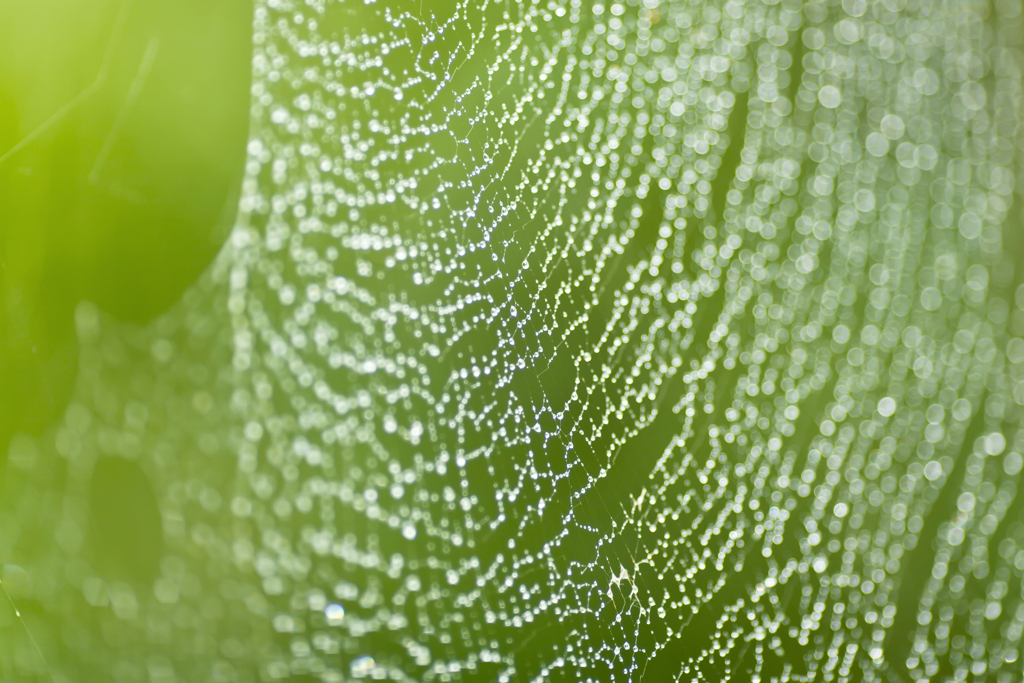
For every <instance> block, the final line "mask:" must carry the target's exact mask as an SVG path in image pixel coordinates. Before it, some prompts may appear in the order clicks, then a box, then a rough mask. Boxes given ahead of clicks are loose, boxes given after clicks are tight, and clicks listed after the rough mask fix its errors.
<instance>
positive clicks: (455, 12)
mask: <svg viewBox="0 0 1024 683" xmlns="http://www.w3.org/2000/svg"><path fill="white" fill-rule="evenodd" d="M1022 40H1024V29H1022V18H1021V6H1020V3H1019V2H1013V1H1012V0H998V1H997V2H994V3H987V2H964V1H962V0H956V1H951V0H944V1H943V0H936V1H932V2H923V3H913V4H910V3H906V2H905V1H904V0H881V1H879V2H866V1H865V0H842V2H830V1H826V2H811V3H797V2H791V1H790V0H774V1H769V0H762V1H760V2H747V3H744V2H739V1H737V0H729V1H728V2H709V1H707V0H690V1H684V0H612V1H609V2H603V1H601V0H598V1H595V2H580V0H569V1H568V2H558V1H555V0H534V1H531V2H523V3H506V2H488V1H485V0H473V1H466V2H451V3H440V2H428V1H426V0H424V1H423V2H420V1H419V0H415V1H412V2H405V1H398V0H396V1H394V2H386V1H384V0H377V1H376V2H371V1H367V2H360V1H357V0H345V1H344V2H338V3H325V2H317V1H316V0H307V2H306V3H304V4H303V3H298V2H289V1H286V0H271V1H267V2H260V3H257V8H256V11H255V21H254V48H255V50H254V52H255V56H254V63H253V74H254V78H253V86H252V98H253V100H252V101H253V108H252V117H253V133H252V137H251V140H250V142H249V146H248V159H247V167H246V179H245V181H244V185H243V196H242V200H241V206H240V218H239V224H238V226H237V227H236V229H235V231H234V233H233V234H232V236H231V238H230V240H229V243H228V245H227V246H226V248H225V251H224V253H223V254H222V255H221V258H220V259H219V260H218V263H217V264H216V267H215V268H214V270H213V275H211V276H210V277H211V282H210V283H209V284H208V288H209V289H210V292H212V293H207V294H204V295H202V296H200V295H199V294H196V295H195V296H193V297H192V298H191V299H190V298H189V297H186V300H185V301H184V302H183V304H182V305H181V306H180V307H179V308H178V309H176V310H175V311H174V312H172V313H171V314H169V316H170V318H169V319H168V320H170V319H171V318H173V320H172V321H170V322H169V321H168V320H165V321H164V322H163V323H159V324H157V325H154V326H153V328H151V329H150V330H148V331H146V332H144V333H141V334H142V335H143V338H144V341H141V342H139V341H136V344H135V345H136V346H139V347H140V348H145V349H146V350H147V357H146V359H145V362H147V363H149V364H150V365H152V366H153V367H154V368H155V369H154V370H151V372H153V373H155V374H157V375H160V374H161V373H164V375H166V376H168V377H170V376H171V375H174V374H175V371H174V370H173V368H174V367H178V366H176V365H175V364H176V363H179V360H173V359H172V357H177V358H179V359H184V360H180V362H181V363H186V364H189V363H191V366H195V365H197V364H199V365H202V364H203V363H204V362H206V363H208V364H209V365H210V367H209V368H208V371H207V372H197V373H193V376H191V377H192V379H190V380H187V379H186V380H180V381H181V382H185V383H186V384H187V382H188V381H191V382H192V384H193V385H195V386H193V387H192V388H191V389H190V390H189V392H190V394H189V395H190V399H189V400H188V401H186V402H185V406H184V407H183V408H181V409H180V410H178V409H171V408H168V407H166V406H164V407H163V408H161V407H160V406H159V405H157V404H158V403H160V402H161V401H162V402H164V403H167V402H168V401H169V400H170V399H168V398H167V397H166V396H165V395H163V394H158V393H155V392H153V391H152V390H151V389H145V388H144V389H138V388H137V387H134V386H133V388H132V389H131V391H135V392H136V394H138V393H139V392H142V393H141V395H140V396H138V397H137V399H136V401H137V402H140V403H141V404H144V405H145V404H147V402H148V404H149V406H150V407H149V409H148V412H147V414H148V415H150V420H149V427H148V429H149V430H150V431H152V432H158V431H159V429H160V428H161V427H160V426H159V423H160V419H159V418H157V417H154V416H156V415H158V414H159V415H163V416H164V417H163V418H162V419H163V421H164V423H165V424H164V426H163V427H162V429H164V430H165V431H168V432H175V433H178V434H179V441H181V442H184V441H188V440H189V439H192V440H193V441H196V443H197V444H198V445H197V447H196V448H195V449H194V450H187V449H184V448H182V449H181V451H180V452H179V453H177V455H176V458H177V460H176V463H175V464H174V465H173V466H171V465H169V464H167V462H164V461H161V462H160V463H157V464H155V465H153V466H152V467H150V468H149V469H148V470H147V471H148V472H152V473H155V474H153V475H152V476H153V477H154V478H155V482H154V487H155V488H156V489H157V491H158V492H157V497H158V499H159V500H160V501H161V505H162V506H163V508H164V509H165V510H167V509H174V510H175V511H176V513H175V514H177V515H178V517H177V518H176V519H180V524H178V526H176V527H175V529H177V531H176V532H174V533H172V532H170V531H169V532H168V533H169V534H170V535H171V536H174V538H176V539H177V540H173V539H172V540H169V541H168V544H169V545H168V547H169V550H168V553H169V556H171V555H173V556H174V557H175V558H184V559H178V560H175V561H170V560H168V561H166V562H165V563H164V565H163V566H164V567H165V569H164V572H163V574H164V575H163V576H162V578H160V579H158V580H157V582H156V583H155V584H154V586H153V588H152V589H151V591H149V592H152V593H153V595H152V596H150V595H149V594H148V593H147V590H139V589H131V590H134V593H132V595H133V597H132V600H134V601H135V602H134V603H133V604H134V605H135V607H134V608H132V609H121V610H120V612H118V611H117V610H116V609H114V608H109V609H110V611H111V616H110V617H109V620H110V621H112V622H113V621H116V620H120V621H126V620H131V619H140V620H141V619H145V618H146V615H147V614H149V615H150V618H151V619H152V618H157V617H156V615H158V614H160V613H161V612H160V611H159V610H161V609H163V608H164V607H166V605H167V604H169V603H177V604H179V605H180V606H181V608H182V609H184V604H185V603H186V602H187V600H188V599H189V595H190V591H189V590H188V589H187V588H186V587H183V586H186V585H192V586H193V589H194V590H192V592H191V594H192V595H193V596H204V595H205V596H207V597H208V599H209V600H210V601H221V600H223V601H227V602H231V601H232V600H233V601H235V602H236V603H237V604H238V605H240V607H239V608H238V610H239V611H237V612H232V611H231V610H227V611H225V610H220V611H218V610H215V609H212V608H210V609H205V611H204V608H201V607H196V608H195V612H194V614H195V615H196V616H195V619H193V620H192V621H191V622H190V621H189V620H188V619H185V618H184V617H182V618H181V619H179V620H178V621H176V622H175V625H174V627H173V628H175V629H179V630H180V632H181V633H185V632H192V631H194V630H200V631H203V632H204V633H213V634H216V638H218V639H221V640H222V641H224V640H228V641H230V642H231V643H233V645H232V647H230V648H225V647H220V648H219V649H218V648H216V647H213V646H211V648H212V651H211V652H206V651H204V650H202V648H200V651H199V653H198V654H199V655H202V656H196V655H197V653H196V652H190V653H188V656H187V657H186V655H185V654H183V653H176V652H175V651H174V648H167V650H168V651H167V653H165V655H164V657H165V658H164V659H162V660H160V661H161V662H163V665H164V666H165V668H169V669H168V670H174V669H175V667H178V668H179V669H180V670H181V671H185V670H191V671H197V672H202V673H201V675H203V676H207V677H208V678H209V677H212V678H211V680H239V681H242V680H252V679H251V676H252V675H254V674H253V673H252V672H253V671H254V670H255V671H257V672H258V673H257V674H255V675H258V676H259V677H261V678H259V680H263V679H266V678H269V679H285V678H288V677H290V676H295V675H309V676H313V677H314V678H316V679H319V680H323V681H325V682H328V683H333V682H335V681H337V682H340V681H344V680H349V679H351V678H372V679H385V680H398V681H406V680H420V681H426V680H438V681H445V680H497V681H519V680H524V681H525V680H537V681H543V680H578V681H583V680H594V681H640V680H642V679H643V678H644V677H645V676H651V677H652V678H657V679H658V680H715V681H724V680H732V679H736V680H755V681H758V680H765V679H771V680H778V681H785V680H800V681H810V680H822V681H831V680H883V679H884V680H888V679H889V678H890V677H893V676H897V677H899V676H902V677H907V676H909V677H910V678H912V679H915V680H925V679H932V680H934V679H937V678H943V679H955V680H966V679H967V678H970V677H972V676H973V677H974V678H975V679H978V680H981V679H985V680H989V679H991V680H996V681H999V683H1009V682H1010V681H1018V680H1020V673H1019V672H1020V670H1021V663H1020V662H1021V657H1024V652H1021V647H1022V643H1021V638H1022V634H1024V580H1022V577H1024V513H1022V508H1021V505H1020V502H1019V500H1018V498H1017V490H1016V486H1017V481H1018V475H1019V472H1020V471H1021V469H1022V464H1024V460H1022V454H1024V431H1019V430H1018V425H1019V423H1020V420H1021V416H1022V415H1021V405H1024V339H1022V338H1021V337H1024V310H1022V309H1024V288H1022V289H1021V290H1019V293H1018V290H1017V285H1018V282H1019V281H1020V273H1019V272H1018V271H1019V268H1015V264H1014V256H1013V254H1014V252H1013V249H1014V248H1015V247H1016V248H1017V249H1018V250H1019V248H1020V246H1021V245H1020V244H1018V243H1017V240H1019V238H1018V237H1016V236H1015V233H1018V232H1020V227H1021V226H1020V225H1019V221H1018V219H1016V218H1015V217H1014V212H1015V211H1016V212H1019V210H1018V209H1015V208H1014V206H1015V201H1017V200H1016V199H1015V197H1014V193H1015V192H1019V188H1015V177H1016V170H1017V168H1019V166H1020V159H1021V154H1022V153H1024V146H1022V145H1024V137H1022V133H1024V131H1022V129H1021V127H1020V126H1021V122H1020V118H1021V114H1020V112H1021V111H1022V109H1021V107H1022V106H1024V101H1022V92H1021V89H1022V69H1024V56H1022V54H1021V42H1022ZM211 328H213V329H221V330H224V333H223V334H220V335H217V334H211V333H210V332H209V330H210V329H211ZM169 330H171V331H170V332H169ZM136 334H139V333H136ZM174 335H178V337H176V338H175V339H176V341H172V340H171V338H172V337H174ZM196 337H202V338H203V339H207V340H209V341H208V342H206V344H207V346H202V345H199V344H192V346H191V347H190V343H189V342H188V341H187V340H188V339H190V338H196ZM211 345H212V346H213V347H215V348H218V349H220V351H219V352H213V351H210V349H209V346H211ZM172 347H173V350H172ZM190 349H191V350H190ZM218 354H219V355H218ZM86 356H88V353H86ZM107 356H109V354H107ZM107 356H103V354H97V355H96V358H97V360H96V363H98V364H103V363H109V362H112V361H110V360H109V358H108V357H107ZM204 356H206V357H210V358H214V357H216V358H221V359H222V366H223V367H220V368H218V367H213V366H212V363H213V362H212V361H204ZM140 362H141V361H140ZM89 377H92V378H93V381H95V382H102V381H104V380H103V373H100V372H95V373H93V374H92V375H90V376H89ZM108 377H109V374H108ZM105 381H108V382H110V381H111V380H110V379H107V380H105ZM177 381H179V379H178V378H175V379H174V380H173V381H172V380H171V379H167V380H166V382H164V384H168V383H169V384H173V383H174V382H177ZM87 384H88V383H87V382H86V386H85V387H84V388H82V389H80V391H79V394H80V396H81V397H80V398H79V402H78V403H76V405H77V406H79V407H80V408H81V410H90V408H88V407H82V406H88V405H89V404H90V402H93V403H95V402H97V401H100V400H101V399H100V398H97V397H99V396H101V395H102V392H99V391H97V390H96V389H95V388H94V387H90V386H88V385H87ZM156 384H157V385H159V386H163V384H161V382H160V381H157V382H156ZM147 386H149V385H147ZM146 391H148V392H149V395H148V396H147V394H146ZM133 405H134V404H133ZM211 406H216V408H211ZM92 410H93V412H95V413H97V414H101V413H102V412H103V411H102V410H99V409H96V408H92ZM218 410H220V411H221V412H220V413H218V412H217V411H218ZM161 411H162V412H161ZM176 411H177V412H176ZM211 411H213V414H219V415H221V416H222V418H223V420H222V422H223V424H218V425H214V426H213V427H211V420H210V418H209V414H210V413H211ZM200 415H201V416H204V417H202V419H203V420H205V422H202V425H203V426H202V428H201V429H200V428H195V427H190V425H193V424H199V423H198V422H195V421H197V420H200ZM80 421H81V420H79V422H80ZM190 421H191V422H190ZM211 429H213V430H214V431H213V433H214V434H215V436H209V432H210V430H211ZM217 429H219V430H220V432H217ZM79 431H81V430H79ZM93 431H94V432H95V433H96V434H106V432H103V431H102V430H100V428H99V427H94V428H93ZM193 432H194V433H195V434H200V435H199V436H196V437H194V438H193V436H192V435H191V434H192V433H193ZM217 434H219V435H217ZM204 435H205V436H204ZM83 438H87V439H88V438H93V439H98V438H100V437H99V436H92V437H89V436H85V437H83ZM108 438H109V434H108ZM145 438H152V439H158V437H156V436H153V437H145ZM204 438H206V439H207V440H206V441H205V442H204V441H203V439H204ZM211 439H212V441H211ZM204 444H205V445H204ZM57 448H58V450H60V439H58V444H57ZM218 448H226V449H227V450H228V451H230V455H229V456H223V455H222V456H220V457H222V458H223V457H226V458H228V460H229V461H230V467H229V472H228V474H224V473H223V472H222V471H221V470H220V469H217V468H215V467H209V466H207V465H204V463H208V462H209V461H210V458H211V457H215V454H216V453H217V452H218ZM64 455H65V456H66V455H67V454H64ZM140 457H146V456H140ZM214 470H216V472H217V474H216V476H215V475H214V474H213V473H212V472H213V471H214ZM185 473H187V476H188V477H189V483H188V484H187V485H185V484H184V482H183V481H176V480H175V479H174V478H175V477H184V476H186V474H185ZM218 477H219V478H218ZM175 533H176V534H177V535H176V536H175ZM167 567H170V569H167ZM225 573H227V574H228V575H230V576H231V577H233V578H232V579H231V584H230V585H231V586H232V587H231V588H230V589H228V588H225V587H224V586H225V585H226V584H225V583H224V582H223V580H222V578H221V579H218V580H219V581H221V583H219V584H215V582H214V580H213V579H212V578H211V577H213V576H217V577H223V575H225ZM187 577H193V579H192V583H191V584H189V581H188V580H187ZM97 581H101V579H99V578H90V579H88V580H86V581H85V582H84V583H79V586H77V587H76V588H77V589H78V590H80V591H85V592H86V593H87V595H86V598H85V599H86V600H87V601H88V602H89V603H90V605H92V606H93V607H94V608H96V605H99V604H100V603H102V605H103V609H108V608H107V607H106V605H107V602H104V600H101V599H100V598H97V597H96V594H97V593H96V592H97V590H98V588H97V585H98V584H97V583H96V582H97ZM147 588H148V587H147ZM118 590H122V592H123V591H129V590H130V589H129V588H128V587H120V588H119V589H118ZM172 594H173V597H174V599H173V600H171V599H170V597H169V596H171V595H172ZM209 596H216V597H209ZM193 600H194V602H196V603H197V604H198V603H199V602H201V599H200V597H194V598H193ZM203 604H212V603H211V602H207V603H203ZM218 604H219V602H218ZM113 606H114V607H115V608H116V606H117V605H116V601H115V602H114V603H113ZM97 609H98V608H97ZM238 614H244V615H245V618H246V619H250V620H253V621H254V622H256V623H261V624H264V629H263V631H260V630H259V629H257V628H256V627H252V629H251V630H250V631H247V633H250V635H249V636H248V640H246V639H245V638H242V637H240V636H235V635H233V631H232V629H236V628H240V627H239V626H238V624H239V622H240V621H241V620H242V618H241V617H238V616H237V615H238ZM231 615H236V616H234V617H232V616H231ZM179 622H180V623H179ZM190 629H191V630H192V631H190ZM175 632H176V633H177V632H178V631H175ZM124 642H126V643H127V642H130V643H131V645H130V647H134V648H137V647H141V645H139V643H138V641H137V640H130V639H129V640H125V641H124ZM197 642H198V641H197ZM108 645H109V646H110V647H111V648H114V649H116V647H117V646H118V645H117V643H116V642H111V639H110V638H108ZM121 647H122V648H127V647H129V645H122V646H121ZM189 658H191V662H190V663H186V659H189ZM131 671H132V669H131V668H130V667H128V668H124V669H123V670H122V673H123V675H124V677H126V678H128V679H130V678H131V673H130V672H131ZM124 672H129V673H124ZM197 675H200V674H197ZM218 677H219V678H218ZM203 680H206V678H204V679H203Z"/></svg>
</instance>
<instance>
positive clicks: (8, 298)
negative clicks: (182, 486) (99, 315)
mask: <svg viewBox="0 0 1024 683" xmlns="http://www.w3.org/2000/svg"><path fill="white" fill-rule="evenodd" d="M251 11H252V10H251V5H250V4H249V3H247V2H245V0H212V1H211V0H183V1H178V0H175V1H173V2H172V1H167V0H134V1H133V0H88V1H86V0H39V1H32V2H27V1H25V0H0V159H2V161H0V444H4V446H6V444H7V442H8V441H9V439H10V438H11V436H12V435H13V434H14V433H17V432H19V431H23V432H28V433H38V432H39V431H40V430H42V429H43V427H44V426H45V425H46V424H47V423H48V422H50V421H51V420H52V419H53V418H54V417H55V416H56V415H58V414H59V413H60V412H61V411H62V410H63V406H64V404H65V403H66V400H67V397H68V396H69V394H70V392H71V388H72V385H73V382H74V378H75V361H76V355H77V351H76V345H75V338H74V329H73V324H72V317H73V316H72V314H73V310H74V307H75V305H76V304H77V303H78V302H79V301H80V300H82V299H83V298H86V299H90V300H92V301H95V302H96V303H97V304H98V305H99V306H100V307H101V308H102V309H105V310H107V311H108V312H111V313H113V314H114V315H116V316H118V317H119V318H121V319H123V320H130V321H136V322H140V323H141V322H145V321H147V320H148V319H150V318H152V317H153V316H154V315H156V314H158V313H159V312H161V311H163V310H165V309H166V308H167V307H168V306H169V305H171V304H172V303H173V302H174V301H175V300H176V299H177V297H178V296H179V295H180V294H181V292H182V291H183V290H184V288H185V287H186V286H187V285H188V284H189V283H190V282H192V281H193V280H194V279H195V278H196V276H197V275H198V274H199V272H200V271H201V270H202V269H203V268H204V267H205V266H206V265H207V264H208V263H209V261H210V259H211V258H212V257H213V255H214V254H215V253H216V251H217V249H218V246H219V243H220V242H221V241H222V240H223V238H224V237H225V235H226V234H227V230H228V227H229V226H230V223H231V221H232V219H233V217H234V209H235V204H236V201H237V192H238V188H239V183H240V178H241V175H242V163H243V158H244V147H245V139H246V136H247V131H248V102H249V93H248V84H249V71H250V61H251V59H250V56H251V31H250V25H251V16H250V15H251ZM5 450H6V448H3V449H0V451H5ZM2 470H3V468H2V467H0V471H2Z"/></svg>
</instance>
